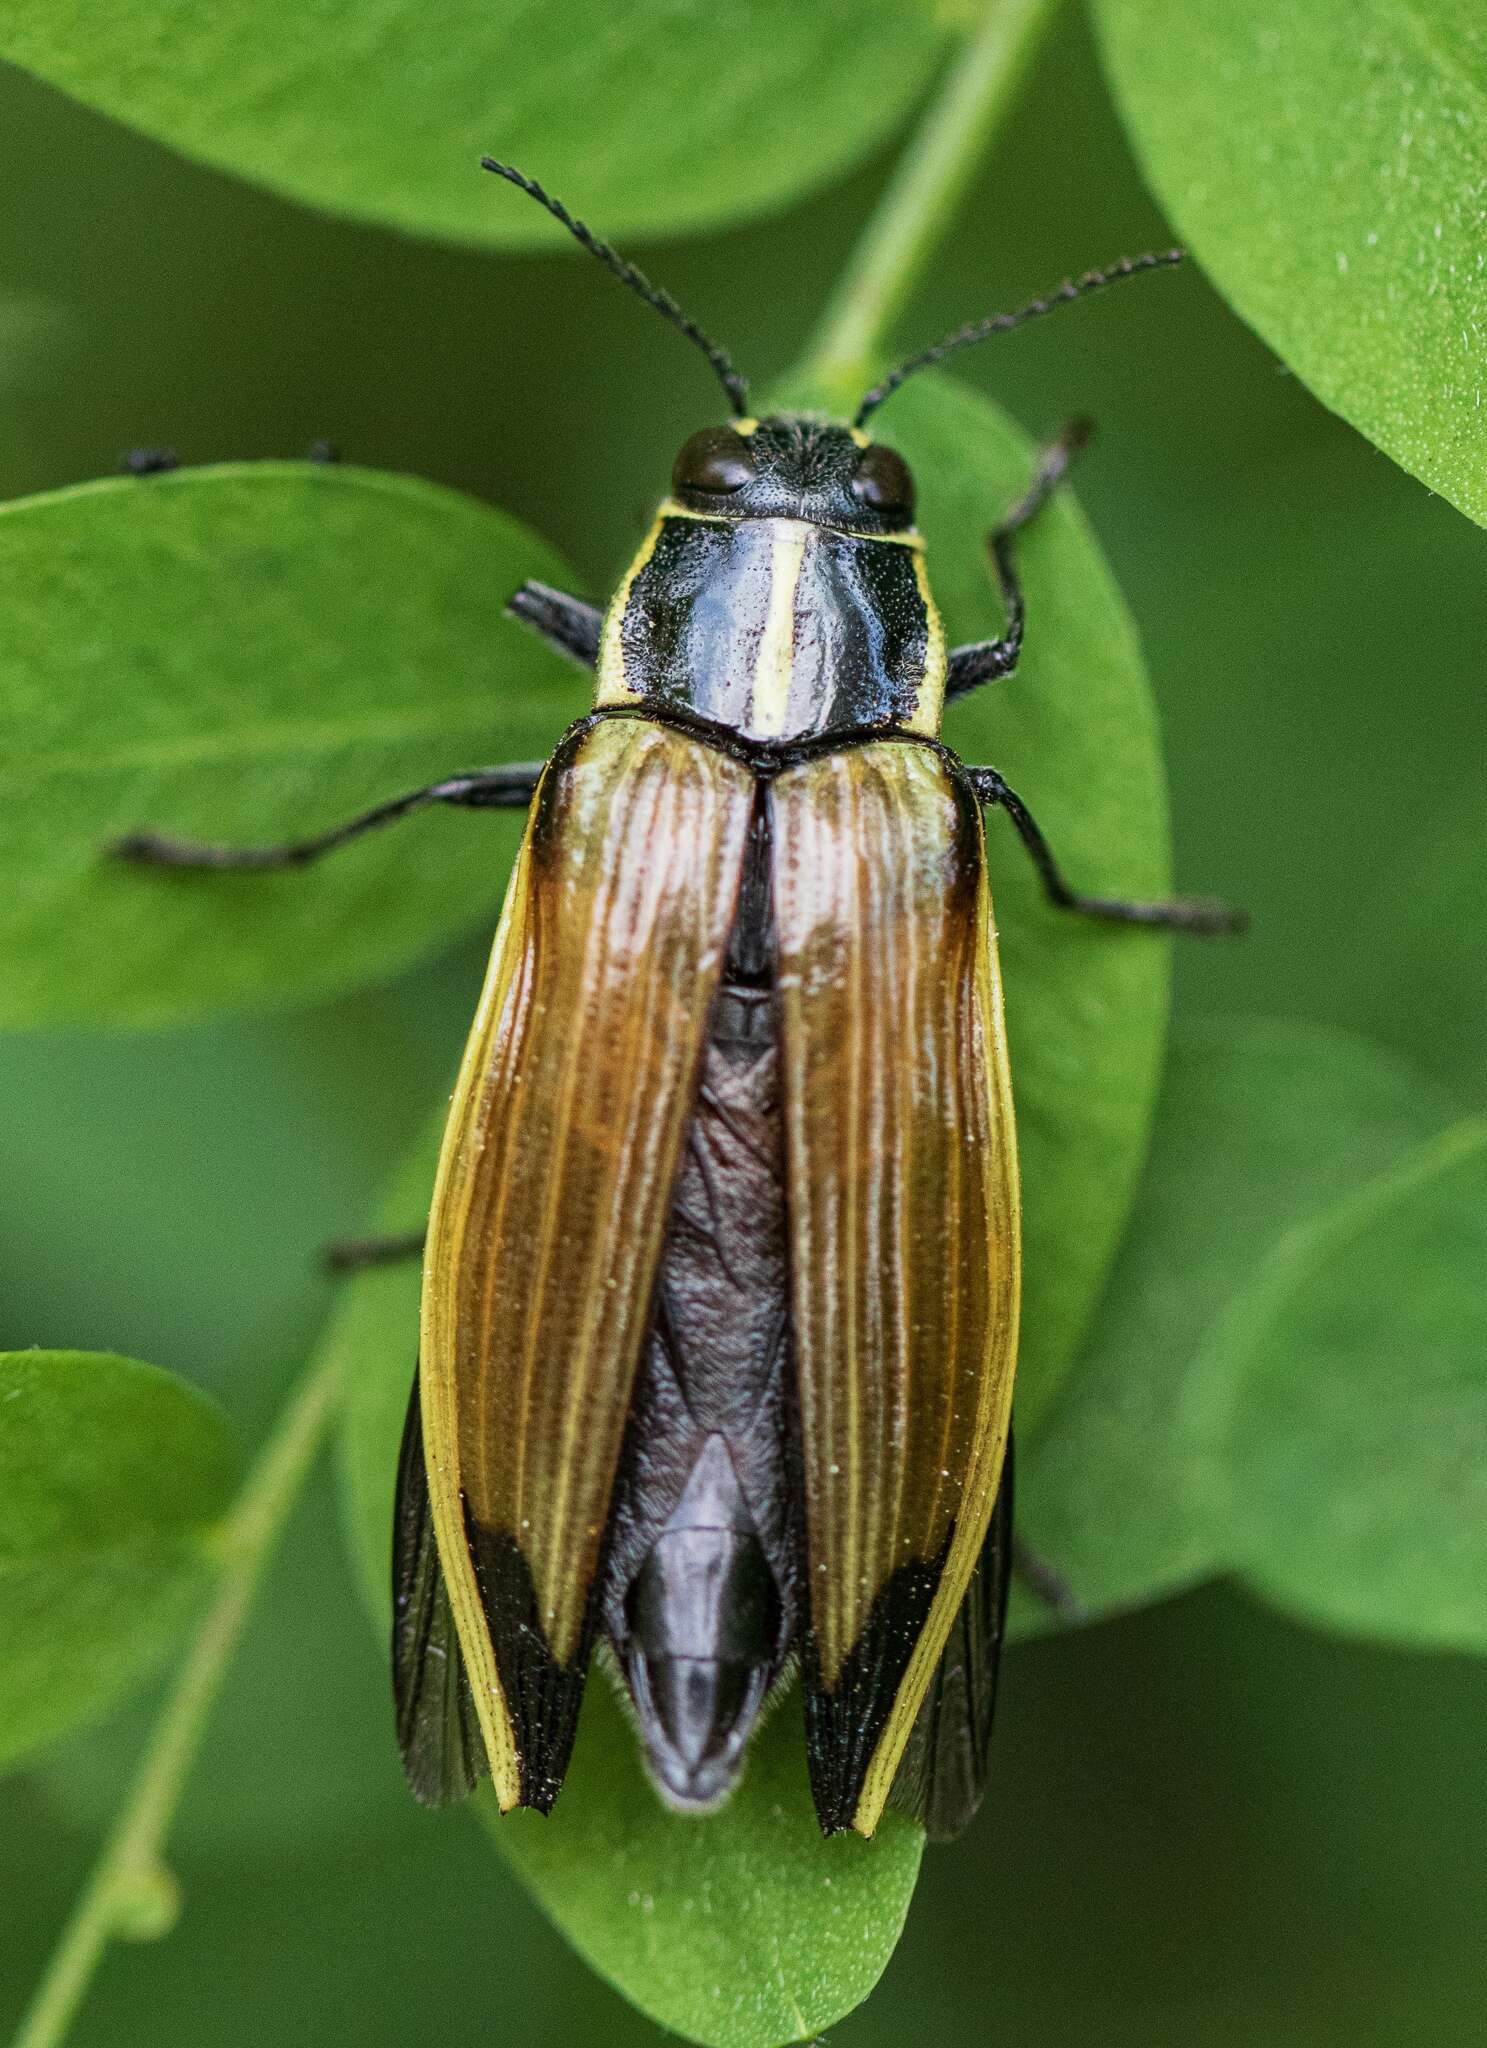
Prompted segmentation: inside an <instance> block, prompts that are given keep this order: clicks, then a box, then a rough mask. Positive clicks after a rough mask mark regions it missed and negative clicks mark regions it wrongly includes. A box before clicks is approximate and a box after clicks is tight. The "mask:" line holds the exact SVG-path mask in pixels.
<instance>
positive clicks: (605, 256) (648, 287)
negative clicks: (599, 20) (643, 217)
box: [480, 156, 749, 418]
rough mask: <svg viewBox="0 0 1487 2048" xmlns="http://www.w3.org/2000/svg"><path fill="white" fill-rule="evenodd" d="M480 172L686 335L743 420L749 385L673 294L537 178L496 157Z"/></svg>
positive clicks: (485, 158) (486, 161)
mask: <svg viewBox="0 0 1487 2048" xmlns="http://www.w3.org/2000/svg"><path fill="white" fill-rule="evenodd" d="M480 168H481V169H482V170H483V171H494V172H495V174H496V176H497V177H498V178H504V179H505V180H506V182H507V184H508V185H515V186H516V187H517V188H518V189H519V190H520V191H522V192H525V193H526V194H527V196H528V197H529V198H531V199H535V200H536V202H537V204H538V205H539V206H544V207H546V209H547V211H548V212H549V213H550V214H551V215H552V217H553V219H554V220H556V221H560V222H561V223H562V225H563V226H564V227H565V228H566V229H567V230H568V232H569V234H570V235H572V237H573V239H574V241H575V242H577V243H578V244H579V245H580V247H582V248H585V249H587V250H588V252H589V254H590V255H591V256H597V257H598V259H599V261H600V262H601V263H602V264H603V265H604V267H605V269H606V270H610V271H612V272H613V273H614V275H615V276H616V277H617V278H618V279H619V281H620V283H621V284H623V285H628V286H629V288H630V290H631V291H632V292H634V293H635V295H636V297H637V298H640V299H644V300H645V303H646V304H647V305H648V306H650V307H651V308H652V309H653V310H654V311H655V312H657V313H659V314H660V315H661V318H662V319H663V320H669V321H670V322H671V324H672V326H673V327H675V328H676V329H677V330H678V332H679V333H682V334H684V335H685V336H686V337H687V339H688V341H690V342H692V343H693V344H694V345H695V346H696V347H697V348H700V349H701V351H702V353H703V354H704V355H705V356H706V357H707V360H708V361H709V362H710V363H711V364H712V367H713V374H714V375H715V376H716V378H717V380H718V382H719V383H720V384H721V385H722V387H723V389H724V390H725V391H726V392H727V394H728V403H729V405H731V406H732V408H733V410H734V412H735V413H736V414H738V415H739V417H740V418H742V417H744V416H745V415H746V414H747V412H748V410H749V387H748V383H747V381H746V380H745V379H744V378H743V377H741V376H740V375H739V373H738V371H737V370H735V369H734V367H733V362H732V359H731V357H730V356H729V354H728V351H727V350H726V349H725V348H721V347H719V345H718V343H717V342H715V341H714V340H713V338H712V336H711V335H709V334H705V333H704V332H703V330H702V329H701V328H700V327H699V326H698V325H697V322H696V321H695V320H693V319H691V318H690V317H689V315H687V314H686V313H684V312H683V311H682V309H681V307H680V306H679V305H678V304H677V303H676V300H675V299H674V298H673V297H672V296H671V294H670V292H663V291H662V290H661V288H660V286H659V285H654V284H652V283H651V281H650V279H649V278H648V277H647V276H646V275H645V272H644V271H642V270H637V269H636V268H635V265H634V264H633V263H627V262H626V261H625V259H624V257H623V256H621V255H620V254H619V252H618V251H617V250H615V249H611V248H610V246H609V244H608V242H601V241H600V240H599V237H598V236H597V235H596V234H594V233H593V232H592V230H591V229H589V228H587V227H585V225H584V223H583V222H582V221H581V220H575V219H574V218H573V215H572V214H571V213H570V212H569V211H568V209H567V207H566V206H564V204H563V202H562V200H561V199H554V198H553V196H552V194H551V193H550V192H547V191H544V190H543V188H542V186H541V185H539V184H538V183H537V180H536V179H535V178H528V177H524V176H523V174H522V173H521V172H520V171H519V170H517V169H516V168H515V167H514V166H513V165H511V164H498V163H497V162H496V160H495V158H494V157H489V156H483V157H482V158H481V159H480Z"/></svg>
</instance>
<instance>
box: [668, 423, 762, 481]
mask: <svg viewBox="0 0 1487 2048" xmlns="http://www.w3.org/2000/svg"><path fill="white" fill-rule="evenodd" d="M757 474H758V465H757V464H756V463H755V461H754V452H753V450H752V449H751V448H750V446H749V444H748V442H747V441H746V440H745V439H744V437H743V435H742V434H735V433H734V431H733V429H732V427H704V428H703V429H702V431H701V433H698V434H694V435H693V436H692V438H691V440H690V441H684V442H683V443H682V452H681V454H680V455H678V456H677V458H676V467H675V469H673V470H672V472H671V481H672V483H673V484H674V485H675V486H676V488H677V490H679V491H721V492H727V491H741V490H742V489H743V487H744V485H745V484H746V483H751V482H752V481H753V479H754V477H755V476H756V475H757Z"/></svg>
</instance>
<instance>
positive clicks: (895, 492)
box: [671, 413, 914, 533]
mask: <svg viewBox="0 0 1487 2048" xmlns="http://www.w3.org/2000/svg"><path fill="white" fill-rule="evenodd" d="M671 487H672V494H673V496H674V498H675V499H676V501H677V503H678V504H680V505H682V506H684V507H685V508H686V510H687V511H688V512H693V513H700V514H702V515H703V516H704V517H711V518H715V519H805V520H809V521H811V522H812V523H813V524H815V525H818V526H833V527H840V528H845V529H846V530H847V531H849V532H856V533H904V532H907V531H908V530H909V529H911V528H912V526H913V524H914V479H913V478H912V476H911V475H910V474H909V466H908V464H907V463H906V462H905V461H904V459H903V457H902V456H900V455H895V453H894V452H893V450H892V449H891V448H885V447H882V446H880V445H879V444H878V443H877V442H874V441H869V440H868V438H867V436H866V435H865V434H863V433H860V432H858V431H856V430H855V429H854V428H851V427H844V426H838V425H835V424H833V423H831V422H830V421H826V420H818V419H812V418H809V417H807V416H805V415H804V414H800V413H777V414H775V415H774V416H773V417H772V418H769V419H763V420H751V419H742V420H735V421H734V422H733V423H732V424H731V425H729V426H725V427H704V428H702V430H701V431H700V433H696V434H693V435H692V436H691V438H690V440H687V441H685V442H683V444H682V449H681V453H680V454H679V455H678V456H677V458H676V466H675V468H674V469H673V471H672V475H671Z"/></svg>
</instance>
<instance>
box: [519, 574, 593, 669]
mask: <svg viewBox="0 0 1487 2048" xmlns="http://www.w3.org/2000/svg"><path fill="white" fill-rule="evenodd" d="M506 615H507V617H508V618H512V619H520V620H521V622H522V624H523V625H524V626H530V627H531V628H532V629H533V631H534V632H537V633H540V634H541V635H542V637H543V639H544V640H546V641H547V642H548V643H549V644H550V645H551V646H553V647H556V649H557V650H558V652H559V654H566V655H567V657H568V659H569V660H570V661H576V662H577V663H578V666H579V667H580V668H593V667H595V666H596V665H597V663H598V660H599V629H600V627H601V626H602V625H603V623H604V614H603V612H601V611H600V610H599V609H598V607H597V606H595V605H591V604H585V603H584V601H583V599H582V598H581V597H569V596H568V595H567V594H566V593H565V592H564V591H561V590H554V589H552V588H551V586H550V585H549V584H546V583H524V584H523V585H522V587H521V589H520V590H519V591H517V593H516V595H515V597H513V598H510V599H509V600H508V601H507V605H506Z"/></svg>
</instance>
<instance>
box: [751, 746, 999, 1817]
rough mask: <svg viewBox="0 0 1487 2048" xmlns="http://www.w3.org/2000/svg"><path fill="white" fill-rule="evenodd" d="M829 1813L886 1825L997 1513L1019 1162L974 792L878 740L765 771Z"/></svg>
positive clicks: (816, 1670) (911, 750) (802, 1433)
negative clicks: (774, 772) (770, 774)
mask: <svg viewBox="0 0 1487 2048" xmlns="http://www.w3.org/2000/svg"><path fill="white" fill-rule="evenodd" d="M770 805H771V810H770V822H771V832H772V835H773V871H774V898H775V917H776V922H777V930H778V948H779V952H778V988H779V1014H780V1033H781V1083H782V1094H783V1104H784V1119H785V1153H786V1173H787V1196H788V1209H789V1218H790V1226H789V1227H790V1261H791V1297H792V1325H793V1327H792V1335H793V1339H794V1374H795V1386H796V1397H797V1403H798V1429H799V1462H800V1472H801V1478H802V1493H803V1516H804V1532H803V1539H804V1557H805V1564H806V1571H805V1578H806V1583H807V1592H806V1600H807V1606H808V1622H807V1628H806V1637H805V1644H804V1655H803V1659H802V1665H803V1676H804V1684H805V1698H806V1726H807V1743H808V1749H809V1757H810V1767H811V1782H812V1790H813V1793H814V1796H815V1801H816V1809H817V1812H818V1814H819V1816H820V1819H821V1823H822V1826H823V1827H824V1828H826V1829H827V1830H828V1831H830V1830H833V1829H838V1828H844V1827H848V1826H850V1827H854V1828H856V1829H858V1830H859V1832H861V1833H863V1834H871V1833H872V1831H873V1829H874V1828H875V1827H876V1825H877V1823H878V1820H879V1818H880V1816H881V1814H882V1811H883V1807H884V1804H885V1802H886V1801H887V1798H888V1794H889V1791H890V1789H891V1788H892V1786H893V1782H894V1779H895V1776H896V1775H897V1773H898V1770H899V1767H900V1764H901V1762H902V1759H903V1756H904V1753H905V1750H906V1747H907V1745H908V1743H909V1738H910V1735H911V1732H912V1730H913V1728H914V1725H915V1722H916V1719H917V1717H918V1715H919V1713H920V1709H921V1707H922V1705H923V1703H924V1700H925V1697H926V1694H927V1692H928V1690H929V1687H930V1684H931V1681H932V1679H933V1677H934V1674H935V1671H936V1667H937V1666H938V1665H939V1663H940V1660H941V1657H942V1654H943V1653H944V1651H945V1647H946V1644H947V1641H948V1640H949V1638H950V1635H951V1630H952V1626H953V1625H954V1624H955V1621H956V1617H957V1615H958V1613H959V1612H960V1609H961V1605H962V1602H963V1600H964V1599H965V1597H966V1594H967V1591H968V1588H969V1587H970V1584H971V1579H972V1574H973V1572H974V1571H975V1569H976V1565H977V1560H978V1559H979V1558H980V1556H981V1553H982V1549H983V1545H984V1544H985V1542H986V1538H987V1532H988V1528H989V1525H990V1522H991V1516H992V1509H993V1504H994V1502H995V1499H996V1494H997V1485H998V1480H999V1477H1000V1473H1001V1468H1002V1462H1003V1455H1004V1450H1005V1445H1006V1440H1007V1431H1008V1425H1009V1417H1010V1409H1011V1397H1012V1374H1013V1367H1014V1363H1015V1358H1016V1347H1017V1308H1018V1228H1019V1215H1018V1185H1017V1159H1016V1145H1015V1138H1014V1133H1013V1123H1012V1102H1011V1091H1010V1086H1009V1081H1008V1073H1007V1054H1006V1044H1005V1037H1004V1031H1003V1024H1002V1007H1001V992H1000V983H999V978H998V970H997V959H996V947H995V937H994V933H993V929H992V923H991V913H990V904H989V899H988V893H987V886H986V871H985V857H984V844H983V839H982V829H981V819H980V813H979V810H978V808H977V806H976V804H975V801H974V799H973V797H972V795H971V793H970V791H969V790H968V789H967V788H966V787H965V786H964V784H963V783H962V782H961V780H960V779H959V777H958V776H956V774H955V773H954V770H953V768H952V767H951V766H950V765H949V764H948V763H947V762H946V761H945V759H944V757H943V756H941V755H940V754H939V753H938V752H937V751H936V750H935V749H933V748H930V747H926V746H920V745H915V744H914V743H912V742H910V741H907V740H905V741H880V742H873V743H871V744H868V745H865V746H861V747H858V748H855V749H850V750H843V751H842V752H839V753H834V754H828V755H823V756H822V757H820V758H818V759H816V760H813V761H809V762H807V763H804V764H802V765H800V766H798V767H794V768H791V769H790V770H788V771H787V772H785V773H784V774H782V775H780V776H779V777H778V778H777V779H776V780H775V781H774V782H773V783H772V784H771V785H770Z"/></svg>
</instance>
